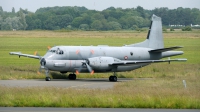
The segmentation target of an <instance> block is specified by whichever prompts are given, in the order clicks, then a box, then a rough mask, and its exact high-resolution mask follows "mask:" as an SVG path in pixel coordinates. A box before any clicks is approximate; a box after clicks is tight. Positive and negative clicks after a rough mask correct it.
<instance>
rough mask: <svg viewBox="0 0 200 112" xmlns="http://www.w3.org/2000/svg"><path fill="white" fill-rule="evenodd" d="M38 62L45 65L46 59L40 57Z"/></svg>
mask: <svg viewBox="0 0 200 112" xmlns="http://www.w3.org/2000/svg"><path fill="white" fill-rule="evenodd" d="M40 64H41V65H42V66H45V65H46V60H45V59H44V58H42V59H41V60H40Z"/></svg>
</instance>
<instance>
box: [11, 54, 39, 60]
mask: <svg viewBox="0 0 200 112" xmlns="http://www.w3.org/2000/svg"><path fill="white" fill-rule="evenodd" d="M9 54H10V55H18V56H19V58H20V56H23V57H28V58H34V59H40V58H41V57H40V56H35V55H30V54H22V53H21V52H10V53H9Z"/></svg>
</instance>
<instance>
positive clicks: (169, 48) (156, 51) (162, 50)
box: [149, 46, 183, 53]
mask: <svg viewBox="0 0 200 112" xmlns="http://www.w3.org/2000/svg"><path fill="white" fill-rule="evenodd" d="M178 48H183V47H181V46H175V47H168V48H162V49H154V50H150V51H149V52H155V53H158V52H166V51H171V50H174V49H178Z"/></svg>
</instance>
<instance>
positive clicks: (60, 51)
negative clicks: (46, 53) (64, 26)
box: [56, 48, 64, 54]
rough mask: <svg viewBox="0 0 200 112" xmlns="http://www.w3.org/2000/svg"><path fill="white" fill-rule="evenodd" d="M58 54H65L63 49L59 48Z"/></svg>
mask: <svg viewBox="0 0 200 112" xmlns="http://www.w3.org/2000/svg"><path fill="white" fill-rule="evenodd" d="M56 54H64V52H63V50H60V49H59V48H58V49H57V50H56Z"/></svg>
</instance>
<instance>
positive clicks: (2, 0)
mask: <svg viewBox="0 0 200 112" xmlns="http://www.w3.org/2000/svg"><path fill="white" fill-rule="evenodd" d="M0 6H2V7H3V10H4V11H8V12H11V10H12V7H14V8H15V11H18V10H19V8H20V7H21V8H22V9H28V10H29V11H32V12H35V11H36V10H37V9H39V8H42V7H54V6H84V7H86V8H88V9H95V10H99V11H101V10H104V9H106V8H108V7H111V6H113V7H115V8H117V7H121V8H123V9H125V8H136V7H137V6H142V7H143V8H144V9H154V8H160V7H168V8H169V9H176V8H178V7H183V8H198V9H200V0H0Z"/></svg>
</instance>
